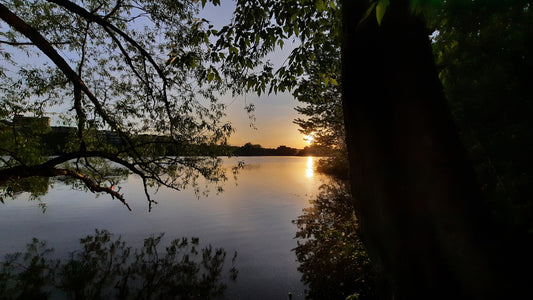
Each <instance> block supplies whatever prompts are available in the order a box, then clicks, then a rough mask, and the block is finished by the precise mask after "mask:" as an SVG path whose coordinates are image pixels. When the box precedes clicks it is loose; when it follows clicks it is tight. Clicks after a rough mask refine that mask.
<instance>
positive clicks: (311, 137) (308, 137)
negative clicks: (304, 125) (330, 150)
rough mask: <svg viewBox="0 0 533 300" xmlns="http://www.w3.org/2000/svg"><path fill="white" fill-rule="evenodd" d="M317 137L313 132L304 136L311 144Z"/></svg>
mask: <svg viewBox="0 0 533 300" xmlns="http://www.w3.org/2000/svg"><path fill="white" fill-rule="evenodd" d="M314 140H315V138H314V137H313V134H308V135H306V136H304V141H306V142H307V143H308V144H311V143H312V142H313V141H314Z"/></svg>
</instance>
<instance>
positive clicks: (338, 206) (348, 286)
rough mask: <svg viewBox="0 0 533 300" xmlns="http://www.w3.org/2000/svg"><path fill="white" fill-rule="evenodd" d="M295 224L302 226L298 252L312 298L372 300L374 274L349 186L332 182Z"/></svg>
mask: <svg viewBox="0 0 533 300" xmlns="http://www.w3.org/2000/svg"><path fill="white" fill-rule="evenodd" d="M310 202H311V204H312V206H311V207H309V208H305V209H304V214H303V215H301V216H300V217H298V219H297V220H295V221H293V223H295V224H296V225H297V227H298V230H299V231H298V232H297V233H296V238H298V239H299V240H298V246H297V247H296V248H295V249H294V251H295V253H296V257H297V259H298V262H300V267H299V268H298V270H299V271H300V272H302V273H303V275H302V281H303V282H304V283H306V284H308V285H309V288H310V291H309V293H308V297H309V298H311V299H345V298H346V297H347V296H349V295H352V294H354V292H355V293H356V294H358V295H359V299H372V298H374V294H373V288H372V286H373V281H374V275H373V272H372V270H371V265H370V260H369V258H368V256H367V254H366V251H365V249H364V246H363V244H362V242H361V240H360V239H359V237H358V235H357V220H356V217H355V214H354V207H353V204H352V201H351V197H350V195H349V194H348V192H347V187H346V185H345V184H344V183H343V182H341V181H332V182H331V183H329V184H324V185H323V186H322V187H321V193H320V194H319V195H318V196H317V197H316V199H313V200H311V201H310Z"/></svg>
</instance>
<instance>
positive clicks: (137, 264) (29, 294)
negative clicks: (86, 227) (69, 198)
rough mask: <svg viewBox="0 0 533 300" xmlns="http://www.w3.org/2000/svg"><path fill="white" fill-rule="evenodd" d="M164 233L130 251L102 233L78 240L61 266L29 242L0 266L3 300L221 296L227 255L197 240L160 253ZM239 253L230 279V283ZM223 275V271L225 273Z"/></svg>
mask: <svg viewBox="0 0 533 300" xmlns="http://www.w3.org/2000/svg"><path fill="white" fill-rule="evenodd" d="M162 237H163V234H160V235H158V236H151V237H148V238H146V239H145V240H144V246H143V247H142V248H141V249H132V248H131V247H128V246H126V243H125V242H124V241H122V240H121V238H120V237H119V238H118V239H114V240H113V239H112V234H111V233H109V232H108V231H106V230H102V231H99V230H96V233H95V234H94V235H88V236H87V237H85V238H82V239H80V244H81V246H82V249H81V250H78V251H76V252H73V253H72V254H71V256H70V258H69V259H66V260H64V261H61V260H59V259H52V258H49V256H50V254H51V252H52V251H53V250H52V249H49V248H47V246H46V242H42V241H39V240H37V239H35V238H34V239H33V242H32V243H31V244H28V247H27V250H26V252H25V253H20V252H19V253H15V254H8V255H6V257H5V260H4V261H3V262H2V265H1V266H0V295H2V297H3V298H2V299H46V298H56V297H61V298H72V299H168V298H172V299H211V298H216V297H220V296H222V295H223V293H224V291H225V289H226V284H225V283H223V281H224V280H223V279H224V278H223V277H225V276H224V274H223V273H226V272H225V271H224V270H225V268H224V262H225V260H226V251H225V250H224V249H222V248H213V247H212V246H211V245H209V246H207V247H203V248H201V247H200V245H199V239H198V238H191V239H190V240H189V239H186V238H182V239H176V240H173V241H172V242H171V243H170V245H168V246H167V247H165V251H161V247H159V243H160V241H161V238H162ZM236 256H237V254H236V253H235V255H234V256H233V259H232V266H231V269H230V270H229V274H226V275H228V276H229V279H230V280H231V281H234V280H235V279H236V277H237V270H236V269H235V267H234V263H235V259H236ZM223 271H224V272H223Z"/></svg>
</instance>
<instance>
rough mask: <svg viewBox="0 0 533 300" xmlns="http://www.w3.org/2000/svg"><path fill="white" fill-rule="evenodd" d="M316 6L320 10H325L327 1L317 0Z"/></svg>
mask: <svg viewBox="0 0 533 300" xmlns="http://www.w3.org/2000/svg"><path fill="white" fill-rule="evenodd" d="M315 7H316V10H318V12H323V11H324V10H326V3H324V0H317V1H315Z"/></svg>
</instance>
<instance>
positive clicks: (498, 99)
mask: <svg viewBox="0 0 533 300" xmlns="http://www.w3.org/2000/svg"><path fill="white" fill-rule="evenodd" d="M532 4H533V2H532V1H529V0H505V1H447V3H446V5H444V6H443V7H442V9H441V11H440V12H439V14H438V17H437V18H435V19H434V26H435V27H436V29H437V34H436V35H435V37H434V45H433V46H434V52H435V56H436V60H437V64H438V65H439V66H440V68H441V71H440V78H441V81H442V83H443V85H444V88H445V92H446V96H447V99H448V101H449V103H450V105H451V107H452V112H453V115H454V118H455V120H456V122H457V124H458V126H459V128H460V129H461V133H462V136H463V140H464V141H465V143H466V144H467V147H468V149H469V151H470V155H471V157H472V158H473V159H474V160H475V162H476V166H477V173H478V180H479V181H480V183H481V185H482V188H483V192H484V194H485V195H486V196H487V198H489V199H490V200H491V201H492V203H493V206H494V207H495V208H494V209H495V211H496V214H497V215H498V216H499V218H503V221H504V222H505V223H507V224H512V223H514V224H515V226H518V227H527V228H528V229H529V228H533V225H531V224H532V223H531V216H532V214H533V202H532V201H531V199H532V196H533V194H532V190H531V182H533V160H532V159H531V155H530V153H531V152H532V151H533V143H531V141H532V140H533V135H532V132H531V128H532V127H533V123H532V119H531V114H532V113H533V102H532V101H531V95H530V81H531V80H530V79H531V71H532V70H533V64H532V60H531V53H532V52H533V44H532V40H533V39H532V33H533V31H532V30H531V29H532V28H531V26H532V22H531V20H532V19H533V15H532V11H531V6H532Z"/></svg>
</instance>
